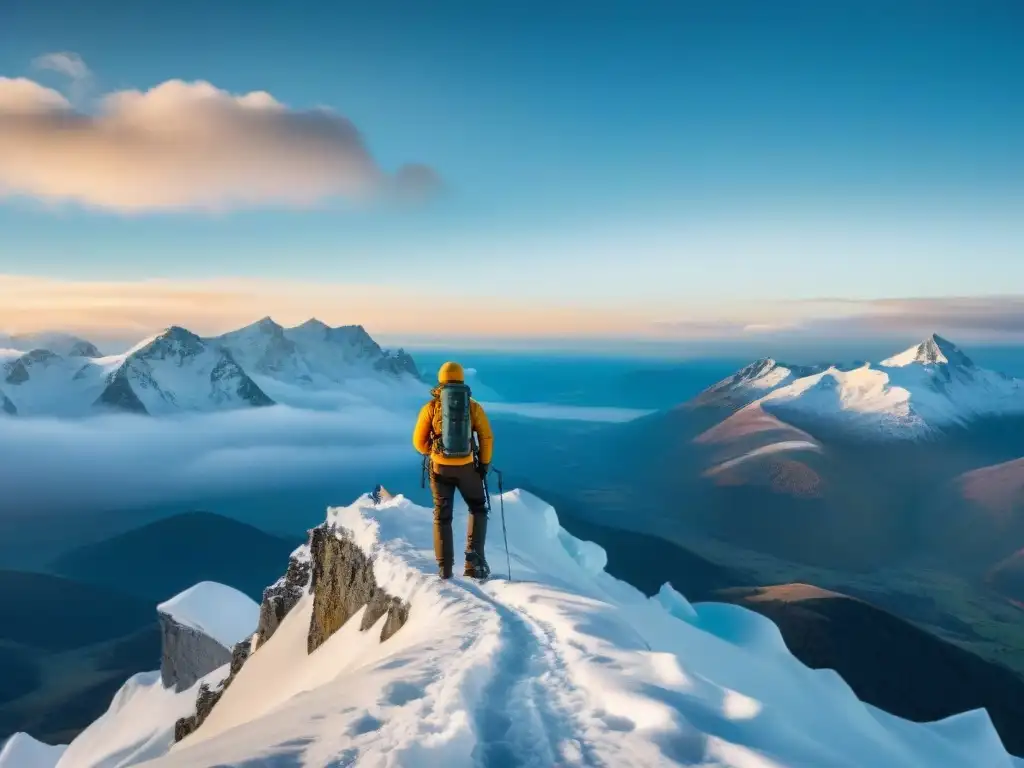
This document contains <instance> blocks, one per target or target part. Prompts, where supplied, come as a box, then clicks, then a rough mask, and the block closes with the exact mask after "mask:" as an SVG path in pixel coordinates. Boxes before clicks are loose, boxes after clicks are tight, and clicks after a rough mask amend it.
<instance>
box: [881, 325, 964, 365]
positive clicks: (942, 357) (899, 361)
mask: <svg viewBox="0 0 1024 768" xmlns="http://www.w3.org/2000/svg"><path fill="white" fill-rule="evenodd" d="M914 363H919V364H921V365H953V366H957V367H959V368H974V367H975V365H974V362H973V361H972V360H971V358H969V357H968V356H967V355H965V354H964V353H963V352H962V351H961V350H960V348H959V347H958V346H957V345H956V344H954V343H953V342H951V341H949V340H948V339H944V338H942V337H941V336H939V335H938V334H937V333H933V334H932V335H931V336H929V337H928V338H927V339H925V340H924V341H922V342H921V343H920V344H917V345H915V346H913V347H910V348H909V349H905V350H904V351H903V352H900V353H899V354H898V355H893V356H892V357H890V358H888V359H886V360H883V361H882V362H881V363H880V365H883V366H885V367H887V368H902V367H904V366H907V365H913V364H914Z"/></svg>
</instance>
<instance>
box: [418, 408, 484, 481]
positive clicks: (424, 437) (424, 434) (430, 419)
mask: <svg viewBox="0 0 1024 768" xmlns="http://www.w3.org/2000/svg"><path fill="white" fill-rule="evenodd" d="M436 405H437V400H431V401H430V402H429V403H427V404H426V405H424V406H423V407H422V408H421V409H420V416H419V418H418V419H416V429H414V430H413V432H412V444H413V445H414V446H416V450H417V451H419V452H420V453H422V454H423V455H424V456H426V455H427V454H430V458H431V460H432V461H433V462H434V463H435V464H445V465H447V466H458V465H461V464H472V463H473V457H472V456H461V457H459V458H449V457H447V456H443V455H441V454H440V453H437V452H436V451H434V450H433V448H434V439H433V438H434V436H435V435H440V434H441V409H440V408H437V407H436ZM469 417H470V422H471V424H472V426H473V431H474V432H475V433H476V440H477V446H478V450H479V452H480V461H481V463H483V464H490V463H491V457H492V456H493V455H494V433H493V432H492V431H491V423H490V422H489V421H488V420H487V413H486V412H485V411H484V408H483V406H482V405H480V403H478V402H477V401H476V400H470V401H469Z"/></svg>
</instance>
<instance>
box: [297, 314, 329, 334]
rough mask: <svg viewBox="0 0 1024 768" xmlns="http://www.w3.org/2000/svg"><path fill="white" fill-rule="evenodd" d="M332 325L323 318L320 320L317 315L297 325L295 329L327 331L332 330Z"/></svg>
mask: <svg viewBox="0 0 1024 768" xmlns="http://www.w3.org/2000/svg"><path fill="white" fill-rule="evenodd" d="M330 327H331V326H329V325H328V324H327V323H325V322H324V321H323V320H319V319H317V318H315V317H311V318H309V320H307V321H306V322H304V323H301V324H299V325H297V326H295V329H296V330H300V329H305V330H310V331H327V330H330Z"/></svg>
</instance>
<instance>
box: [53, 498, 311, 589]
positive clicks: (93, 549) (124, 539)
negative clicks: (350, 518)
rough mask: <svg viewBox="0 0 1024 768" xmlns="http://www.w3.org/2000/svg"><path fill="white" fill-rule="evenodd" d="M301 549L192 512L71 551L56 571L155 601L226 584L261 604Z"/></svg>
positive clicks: (58, 562) (231, 522)
mask: <svg viewBox="0 0 1024 768" xmlns="http://www.w3.org/2000/svg"><path fill="white" fill-rule="evenodd" d="M299 543H300V542H298V541H295V542H292V541H288V540H286V539H283V538H280V537H278V536H273V535H271V534H268V533H265V532H264V531H261V530H260V529H259V528H255V527H253V526H251V525H247V524H246V523H242V522H240V521H238V520H234V519H232V518H229V517H223V516H221V515H215V514H211V513H208V512H188V513H185V514H180V515H174V516H173V517H167V518H164V519H162V520H157V521H156V522H153V523H149V524H147V525H144V526H142V527H141V528H136V529H134V530H131V531H128V532H126V533H122V534H120V535H118V536H115V537H113V538H111V539H108V540H106V541H102V542H99V543H96V544H90V545H88V546H84V547H81V548H79V549H75V550H72V551H70V552H68V553H66V554H64V555H62V556H61V557H60V558H58V559H57V560H56V562H54V563H53V570H54V571H56V572H57V573H60V574H63V575H66V576H69V577H71V578H75V579H79V580H81V581H86V582H90V583H95V584H105V585H109V586H114V587H117V588H118V589H124V590H129V591H131V592H132V593H133V594H137V595H140V596H144V597H147V598H150V599H152V600H156V601H160V600H164V599H167V598H168V597H171V596H172V595H176V594H178V593H179V592H181V591H182V590H184V589H187V588H188V587H190V586H192V585H193V584H195V583H196V582H199V581H217V582H220V583H222V584H227V585H228V586H231V587H234V588H235V589H238V590H240V591H242V592H244V593H245V594H247V595H249V596H250V597H252V598H253V599H254V600H259V599H260V598H261V597H262V595H263V589H264V587H266V586H267V585H268V584H271V583H273V581H274V580H275V579H276V578H277V576H278V573H277V572H278V571H279V570H280V563H281V561H282V560H287V558H288V555H289V554H290V553H291V551H292V550H293V549H294V548H295V547H296V546H297V545H298V544H299Z"/></svg>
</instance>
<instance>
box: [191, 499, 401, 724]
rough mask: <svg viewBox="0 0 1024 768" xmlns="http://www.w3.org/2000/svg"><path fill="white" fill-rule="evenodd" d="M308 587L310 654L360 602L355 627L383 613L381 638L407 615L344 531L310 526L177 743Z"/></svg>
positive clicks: (368, 625) (201, 694)
mask: <svg viewBox="0 0 1024 768" xmlns="http://www.w3.org/2000/svg"><path fill="white" fill-rule="evenodd" d="M381 490H383V488H381ZM384 493H387V491H384ZM307 587H308V588H310V589H312V590H313V615H312V618H311V620H310V626H309V635H308V639H307V650H308V652H309V653H312V652H313V651H315V650H316V649H317V648H319V647H320V646H321V645H323V644H324V642H326V641H327V639H328V638H329V637H330V636H331V635H333V634H334V633H335V632H337V631H338V629H340V628H341V626H342V625H343V624H344V623H345V622H346V621H348V620H349V619H350V618H352V616H354V615H355V614H356V613H358V611H359V609H360V608H362V607H363V606H364V605H365V606H366V611H365V613H364V615H363V619H362V622H361V623H360V626H359V629H360V631H363V632H365V631H367V630H369V629H371V628H372V627H373V626H374V625H375V624H376V623H377V621H378V620H380V618H381V617H382V616H383V617H385V618H384V622H383V626H382V627H381V632H380V640H381V642H384V641H385V640H387V639H388V638H390V637H391V636H392V635H394V634H395V633H396V632H397V631H398V630H399V629H401V628H402V627H403V626H405V623H406V622H407V621H408V620H409V605H408V603H406V602H404V601H403V600H400V599H398V598H396V597H393V596H391V595H389V594H388V593H387V592H385V591H384V590H383V589H381V588H380V587H379V586H377V580H376V578H375V577H374V573H373V561H372V560H371V559H370V558H368V557H367V556H366V554H365V553H364V552H363V551H362V549H360V548H359V546H358V545H357V544H356V543H355V542H354V541H352V539H351V536H350V535H349V533H348V532H347V531H346V530H344V529H337V528H335V527H334V526H331V525H328V524H326V523H325V524H323V525H320V526H318V527H317V528H314V529H313V530H312V531H310V537H309V544H308V545H306V546H304V547H300V548H299V549H297V550H296V551H295V552H293V553H292V556H291V558H290V559H289V561H288V570H287V571H285V574H284V575H283V576H282V577H281V578H280V579H278V580H277V581H276V582H274V583H273V584H272V585H271V586H269V587H267V588H266V589H265V590H264V592H263V602H262V604H261V605H260V620H259V627H258V629H257V631H256V634H255V635H254V636H253V637H252V639H251V641H249V640H246V641H243V642H240V643H238V644H236V645H235V647H234V648H233V649H232V651H231V652H230V659H229V660H230V664H231V666H230V672H229V674H228V676H227V677H226V678H225V679H224V681H223V682H222V683H221V684H220V685H219V686H217V687H214V688H211V687H210V686H209V685H207V684H205V683H204V684H203V685H201V686H200V687H199V695H198V697H197V698H196V712H195V714H194V715H190V716H189V717H183V718H181V719H180V720H178V721H177V723H175V726H174V740H175V741H176V742H177V741H181V740H182V739H184V738H185V737H186V736H188V735H189V734H191V733H193V732H194V731H195V730H196V729H198V728H199V727H200V726H201V725H202V724H203V722H204V721H205V720H206V718H207V717H208V716H209V714H210V712H211V711H213V707H214V706H215V705H216V703H217V702H218V701H219V700H220V697H221V696H223V695H224V691H226V690H227V689H228V688H229V687H230V686H231V683H232V681H233V680H234V679H235V677H236V676H237V675H238V673H239V672H240V671H241V670H242V669H243V668H244V666H245V663H246V661H247V660H248V659H249V657H250V656H251V655H252V654H253V653H256V652H257V651H258V650H259V649H260V648H261V647H262V646H263V645H264V644H265V643H266V642H267V641H268V640H269V639H270V638H271V637H272V636H273V634H274V632H276V631H277V628H278V627H279V626H280V625H281V622H282V620H283V619H284V617H285V616H287V615H288V612H289V611H291V610H292V608H294V607H295V605H296V604H297V603H298V602H299V600H300V599H301V598H302V596H303V594H305V592H306V589H307ZM227 661H228V660H225V661H224V662H222V663H227Z"/></svg>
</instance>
